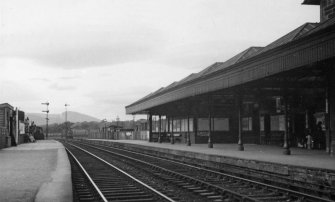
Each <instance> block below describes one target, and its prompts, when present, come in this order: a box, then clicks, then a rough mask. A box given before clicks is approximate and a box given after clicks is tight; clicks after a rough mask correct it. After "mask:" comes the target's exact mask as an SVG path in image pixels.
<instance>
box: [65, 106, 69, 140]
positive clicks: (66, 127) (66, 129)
mask: <svg viewBox="0 0 335 202" xmlns="http://www.w3.org/2000/svg"><path fill="white" fill-rule="evenodd" d="M64 106H65V139H67V133H68V126H67V107H68V106H70V105H69V104H66V103H65V105H64Z"/></svg>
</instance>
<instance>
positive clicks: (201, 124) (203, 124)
mask: <svg viewBox="0 0 335 202" xmlns="http://www.w3.org/2000/svg"><path fill="white" fill-rule="evenodd" d="M198 131H209V122H208V118H198Z"/></svg>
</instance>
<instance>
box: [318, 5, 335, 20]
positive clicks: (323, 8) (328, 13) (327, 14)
mask: <svg viewBox="0 0 335 202" xmlns="http://www.w3.org/2000/svg"><path fill="white" fill-rule="evenodd" d="M333 17H335V0H321V5H320V19H321V22H324V21H326V20H328V19H330V18H333Z"/></svg>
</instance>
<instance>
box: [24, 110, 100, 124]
mask: <svg viewBox="0 0 335 202" xmlns="http://www.w3.org/2000/svg"><path fill="white" fill-rule="evenodd" d="M26 117H29V121H34V123H35V124H36V125H45V123H46V120H45V118H46V114H45V113H26ZM67 120H68V121H70V122H73V123H77V122H84V121H87V122H90V121H97V122H100V121H101V120H100V119H98V118H95V117H93V116H90V115H87V114H82V113H79V112H74V111H67ZM63 122H65V112H62V113H60V114H49V124H53V123H58V124H59V123H63Z"/></svg>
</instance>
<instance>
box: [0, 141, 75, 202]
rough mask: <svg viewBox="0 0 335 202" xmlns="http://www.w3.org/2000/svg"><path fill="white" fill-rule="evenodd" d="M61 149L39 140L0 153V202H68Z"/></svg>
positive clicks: (68, 180)
mask: <svg viewBox="0 0 335 202" xmlns="http://www.w3.org/2000/svg"><path fill="white" fill-rule="evenodd" d="M72 199H73V198H72V180H71V166H70V163H69V160H68V157H67V154H66V152H65V149H64V147H63V145H62V144H61V143H59V142H57V141H54V140H40V141H37V142H36V143H25V144H21V145H18V146H17V147H10V148H6V149H2V150H0V201H18V202H19V201H20V202H21V201H37V202H39V201H54V202H56V201H62V202H63V201H64V202H68V201H72Z"/></svg>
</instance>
